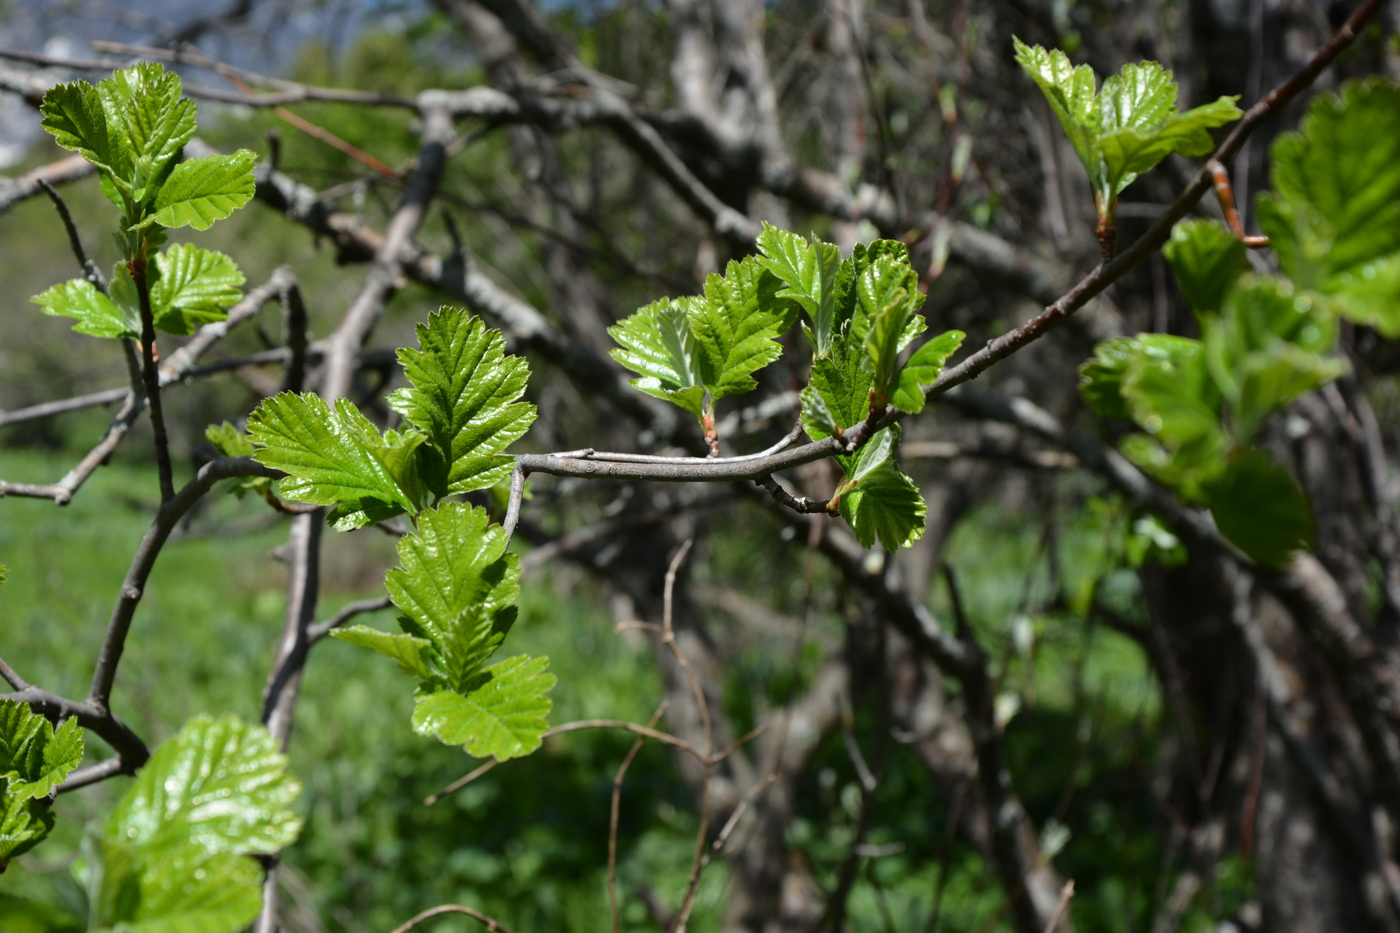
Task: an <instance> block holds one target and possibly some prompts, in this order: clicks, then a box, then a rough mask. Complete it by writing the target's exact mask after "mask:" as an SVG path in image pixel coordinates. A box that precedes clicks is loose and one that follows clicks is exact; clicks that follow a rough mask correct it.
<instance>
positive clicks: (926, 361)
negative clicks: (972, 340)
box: [890, 330, 967, 415]
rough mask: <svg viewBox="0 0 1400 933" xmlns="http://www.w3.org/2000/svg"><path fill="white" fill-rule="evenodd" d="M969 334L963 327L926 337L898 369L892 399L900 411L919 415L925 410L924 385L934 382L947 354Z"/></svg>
mask: <svg viewBox="0 0 1400 933" xmlns="http://www.w3.org/2000/svg"><path fill="white" fill-rule="evenodd" d="M966 336H967V334H964V333H963V332H962V331H960V330H950V331H946V332H945V333H942V334H939V335H938V336H937V337H934V338H933V339H931V340H929V341H927V342H925V343H924V345H923V346H921V347H919V349H917V350H915V351H914V355H913V356H911V357H909V361H908V362H907V363H905V364H904V367H903V368H902V369H901V370H900V371H899V378H898V380H896V382H897V387H896V388H895V390H894V392H893V393H891V395H890V401H891V402H893V403H894V406H895V407H896V408H898V409H900V410H901V411H907V412H909V413H910V414H913V415H917V414H918V413H919V412H921V411H923V410H924V389H923V387H924V386H926V385H931V384H933V383H934V382H935V381H936V380H937V379H938V375H939V373H941V372H943V364H944V363H947V362H948V357H950V356H952V355H953V354H954V353H956V352H958V347H960V346H962V342H963V339H964V338H965V337H966Z"/></svg>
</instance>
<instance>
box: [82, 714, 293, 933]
mask: <svg viewBox="0 0 1400 933" xmlns="http://www.w3.org/2000/svg"><path fill="white" fill-rule="evenodd" d="M286 767H287V759H286V756H284V755H283V754H282V753H281V752H280V751H278V748H277V740H276V739H274V738H273V737H272V735H271V734H270V733H268V731H267V730H266V729H265V728H263V727H262V726H259V725H250V724H248V723H245V722H243V721H241V720H240V719H238V718H237V717H235V716H222V717H219V718H217V719H215V718H213V717H210V716H196V717H194V718H193V719H191V720H190V721H189V722H187V723H186V724H185V726H184V728H183V729H181V730H180V733H179V734H178V735H177V736H175V737H174V738H172V739H170V740H169V741H167V742H166V743H165V744H163V745H162V746H161V747H160V748H159V749H157V750H156V753H155V754H154V755H153V756H152V757H151V760H150V761H148V762H147V763H146V765H145V766H144V767H143V768H142V769H141V772H140V773H139V774H138V775H137V776H136V780H135V781H134V782H133V783H132V785H131V787H130V788H128V789H127V792H126V793H125V794H124V795H123V796H122V799H121V800H120V801H119V802H118V803H117V806H116V809H115V810H113V811H112V813H111V814H110V815H109V816H108V818H107V820H106V821H105V822H104V823H103V824H102V826H101V828H100V830H98V831H97V832H93V833H90V834H89V836H88V838H87V839H86V840H85V842H84V849H83V857H82V859H81V860H80V861H79V862H78V864H77V865H76V866H74V873H75V874H76V875H77V876H78V879H79V881H80V883H81V884H82V885H83V887H84V889H85V890H86V892H87V896H88V905H89V907H88V913H89V926H88V928H89V929H91V930H95V931H112V933H116V931H124V930H172V931H173V930H199V931H201V933H236V931H238V930H242V929H245V928H246V927H247V925H248V924H250V923H251V922H252V921H253V920H254V919H255V918H256V917H257V915H258V911H259V910H260V909H261V907H262V884H263V870H262V868H261V866H259V865H258V863H257V862H256V861H254V860H253V859H251V858H249V856H251V855H270V854H273V853H275V852H277V851H279V850H280V849H283V848H285V847H287V846H289V845H291V844H292V843H293V842H294V841H295V840H296V837H297V835H298V834H299V833H300V832H301V825H302V820H301V817H300V815H298V814H297V812H296V810H295V808H294V805H295V803H296V800H297V798H298V797H299V796H300V795H301V784H300V783H299V782H298V781H297V780H296V779H295V778H293V777H291V776H290V775H289V774H287V770H286Z"/></svg>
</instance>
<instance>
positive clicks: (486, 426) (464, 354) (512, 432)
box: [388, 307, 535, 497]
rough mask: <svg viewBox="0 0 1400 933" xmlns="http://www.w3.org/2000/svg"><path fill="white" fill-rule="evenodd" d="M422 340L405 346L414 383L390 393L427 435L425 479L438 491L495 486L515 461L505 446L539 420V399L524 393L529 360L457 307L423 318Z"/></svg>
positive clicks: (406, 362)
mask: <svg viewBox="0 0 1400 933" xmlns="http://www.w3.org/2000/svg"><path fill="white" fill-rule="evenodd" d="M418 344H419V346H420V347H421V349H419V350H413V349H408V348H405V349H402V350H400V351H399V353H398V357H399V362H400V363H401V364H403V368H404V373H405V375H407V377H408V380H409V382H410V383H411V387H410V388H406V389H399V390H398V391H396V392H394V393H392V394H391V395H390V396H389V399H388V401H389V406H390V407H391V408H393V409H394V410H396V411H398V412H400V413H402V414H403V416H404V417H405V418H407V419H408V421H409V422H410V423H411V424H413V425H414V426H415V427H417V428H418V429H419V430H420V431H422V432H423V434H424V435H426V437H427V439H428V444H426V445H425V446H424V447H423V448H422V450H421V456H420V460H421V461H422V464H423V481H424V482H425V483H426V485H427V487H428V488H429V489H431V490H432V492H433V493H434V496H435V497H441V496H445V495H447V494H448V493H449V492H471V491H473V490H477V489H487V488H489V487H491V486H494V485H495V484H497V483H499V482H501V481H502V480H504V479H505V478H506V477H508V476H509V475H510V470H511V467H512V464H513V461H512V459H511V458H510V457H509V456H506V455H504V454H502V451H504V450H505V449H506V448H507V447H508V446H510V445H511V444H512V443H514V442H515V441H516V440H518V439H519V438H520V437H521V436H522V435H524V433H525V432H526V431H527V430H528V429H529V427H530V425H531V423H533V422H534V420H535V406H534V405H531V404H529V403H526V402H521V401H518V400H519V398H520V396H521V394H522V393H523V392H524V391H525V385H526V383H527V382H528V381H529V378H530V367H529V365H528V364H527V363H526V362H525V360H523V359H521V358H520V357H516V356H507V355H506V353H505V345H506V342H505V338H504V337H503V336H501V333H500V332H499V331H496V330H490V329H488V328H487V327H486V325H485V324H483V323H482V322H481V320H480V319H479V318H475V317H473V316H472V315H470V314H468V313H467V312H466V311H463V310H461V309H458V308H448V307H444V308H442V309H441V310H439V311H438V312H437V313H435V314H432V315H430V316H429V317H428V322H427V323H426V324H420V325H418Z"/></svg>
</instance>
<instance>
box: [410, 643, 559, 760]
mask: <svg viewBox="0 0 1400 933" xmlns="http://www.w3.org/2000/svg"><path fill="white" fill-rule="evenodd" d="M548 664H549V659H548V658H531V657H527V656H525V655H520V656H517V657H514V658H508V659H506V660H504V661H501V662H500V663H499V664H494V665H492V666H491V667H488V668H486V669H485V670H484V671H482V672H481V673H480V674H478V675H477V676H476V677H475V678H473V680H472V681H471V683H469V684H467V685H466V689H465V690H463V691H462V692H461V693H457V692H452V691H448V690H443V689H438V690H433V689H431V688H426V689H423V690H420V691H419V693H418V697H417V699H416V701H415V703H414V708H413V728H414V729H416V730H417V731H418V732H420V733H421V734H423V735H431V736H435V737H437V738H438V739H439V740H440V741H442V742H443V743H445V744H448V745H461V746H462V747H463V748H464V749H465V750H466V752H467V754H469V755H473V756H475V757H477V758H486V757H493V758H496V759H497V760H505V759H507V758H518V757H520V756H521V755H528V754H529V753H530V752H532V751H534V750H535V749H537V748H539V747H540V738H541V736H543V735H544V733H545V731H546V730H547V729H548V728H549V724H548V723H547V722H546V721H545V717H546V716H548V715H549V711H550V709H551V708H552V706H553V704H552V703H551V702H550V700H549V697H547V696H546V695H545V694H546V693H548V692H549V690H550V688H552V687H553V686H554V680H555V678H554V675H553V674H550V673H547V672H546V671H545V667H546V666H547V665H548Z"/></svg>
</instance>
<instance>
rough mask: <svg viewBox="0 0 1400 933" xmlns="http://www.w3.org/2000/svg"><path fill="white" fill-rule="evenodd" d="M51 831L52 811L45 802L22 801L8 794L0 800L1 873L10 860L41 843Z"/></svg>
mask: <svg viewBox="0 0 1400 933" xmlns="http://www.w3.org/2000/svg"><path fill="white" fill-rule="evenodd" d="M51 829H53V810H52V809H51V808H50V807H49V806H48V801H41V800H35V799H33V798H28V799H23V800H22V799H20V798H19V797H18V796H15V795H13V794H8V793H7V794H5V795H4V796H3V797H0V871H3V870H4V869H5V866H6V865H7V864H8V863H9V861H10V859H13V858H18V857H19V856H21V855H23V854H24V853H26V852H28V851H29V850H30V849H32V848H34V847H35V846H37V845H38V844H39V843H41V842H43V841H44V837H45V836H47V835H48V834H49V831H50V830H51Z"/></svg>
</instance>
